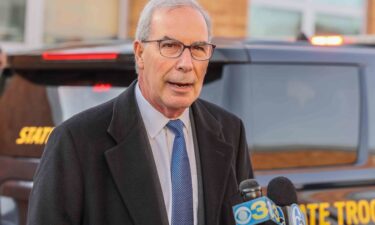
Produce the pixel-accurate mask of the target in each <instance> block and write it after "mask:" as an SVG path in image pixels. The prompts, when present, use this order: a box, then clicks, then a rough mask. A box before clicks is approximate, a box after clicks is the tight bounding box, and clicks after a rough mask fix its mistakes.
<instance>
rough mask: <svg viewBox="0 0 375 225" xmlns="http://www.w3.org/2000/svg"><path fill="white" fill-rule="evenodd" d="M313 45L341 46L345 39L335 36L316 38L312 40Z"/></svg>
mask: <svg viewBox="0 0 375 225" xmlns="http://www.w3.org/2000/svg"><path fill="white" fill-rule="evenodd" d="M310 42H311V44H312V45H318V46H340V45H342V44H343V43H344V38H343V37H342V36H339V35H334V36H314V37H312V38H311V39H310Z"/></svg>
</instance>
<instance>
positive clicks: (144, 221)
mask: <svg viewBox="0 0 375 225" xmlns="http://www.w3.org/2000/svg"><path fill="white" fill-rule="evenodd" d="M134 86H135V85H134V83H133V84H132V85H131V86H130V87H129V88H128V89H127V90H126V91H125V92H123V93H122V94H121V95H119V96H118V97H117V98H115V99H113V100H111V101H109V102H107V103H104V104H102V105H99V106H97V107H94V108H92V109H89V110H87V111H85V112H82V113H79V114H78V115H76V116H74V117H72V118H71V119H69V120H67V121H65V122H64V123H62V124H61V125H60V126H58V127H57V128H55V129H54V131H53V133H52V134H51V136H50V138H49V141H48V143H47V145H46V148H45V151H44V153H43V157H42V159H41V162H40V165H39V167H38V169H37V172H36V174H35V178H34V186H33V190H32V192H31V196H30V203H29V212H28V218H27V221H28V222H27V224H28V225H78V224H87V225H117V224H118V225H152V224H155V225H168V219H167V213H166V209H165V204H164V200H163V195H162V191H161V186H160V183H159V179H158V175H157V171H156V166H155V162H154V160H153V156H152V152H151V148H150V144H149V141H148V137H147V133H146V130H145V127H144V124H143V121H142V118H141V116H140V112H139V109H138V106H137V103H136V100H135V94H134ZM191 112H192V115H193V118H194V119H193V121H194V122H193V123H194V127H195V132H196V135H195V139H196V141H197V143H196V146H198V147H199V159H200V161H199V163H200V175H201V177H200V178H201V181H202V183H201V187H202V189H203V195H200V196H203V199H199V201H200V202H203V203H204V204H203V207H204V224H205V225H228V224H234V219H233V213H232V208H231V207H232V205H233V204H235V203H237V202H239V201H240V197H239V193H238V184H239V182H241V181H242V180H244V179H247V178H250V177H252V176H253V174H252V170H251V165H250V160H249V155H248V150H247V143H246V138H245V137H246V136H245V132H244V127H243V124H242V122H241V120H240V119H238V118H237V117H235V116H234V115H232V114H230V113H228V112H226V111H224V110H223V109H221V108H219V107H217V106H215V105H213V104H211V103H208V102H205V101H203V100H197V101H195V102H194V103H193V104H192V106H191Z"/></svg>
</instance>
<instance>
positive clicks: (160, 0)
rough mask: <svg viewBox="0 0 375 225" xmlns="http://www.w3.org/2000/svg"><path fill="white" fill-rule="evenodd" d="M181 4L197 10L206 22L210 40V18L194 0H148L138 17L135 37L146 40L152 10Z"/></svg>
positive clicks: (149, 29)
mask: <svg viewBox="0 0 375 225" xmlns="http://www.w3.org/2000/svg"><path fill="white" fill-rule="evenodd" d="M181 6H189V7H191V8H193V9H196V10H198V11H199V12H200V13H201V14H202V16H203V17H204V20H205V21H206V24H207V30H208V40H211V19H210V17H209V15H208V13H207V12H206V11H205V10H204V9H203V8H202V7H201V6H200V5H199V4H198V3H197V2H196V1H195V0H150V1H149V2H148V3H147V4H146V6H145V7H144V8H143V10H142V12H141V15H140V17H139V21H138V25H137V30H136V32H135V39H137V40H140V41H144V40H147V39H148V37H149V35H150V32H151V19H152V15H153V13H154V11H155V10H156V9H160V8H177V7H181Z"/></svg>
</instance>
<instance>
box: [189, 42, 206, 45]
mask: <svg viewBox="0 0 375 225" xmlns="http://www.w3.org/2000/svg"><path fill="white" fill-rule="evenodd" d="M205 44H209V43H208V42H207V41H196V42H193V43H192V45H205Z"/></svg>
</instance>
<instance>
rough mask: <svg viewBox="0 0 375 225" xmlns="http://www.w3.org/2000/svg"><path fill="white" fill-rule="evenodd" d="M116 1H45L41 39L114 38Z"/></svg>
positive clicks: (116, 19) (118, 4)
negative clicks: (42, 36) (42, 37)
mask: <svg viewBox="0 0 375 225" xmlns="http://www.w3.org/2000/svg"><path fill="white" fill-rule="evenodd" d="M119 7H120V1H119V0H107V1H102V0H91V1H87V0H48V1H45V20H44V21H45V24H44V27H45V28H44V29H45V31H44V42H45V43H47V44H48V43H56V42H67V41H82V40H97V39H114V38H117V37H118V28H119Z"/></svg>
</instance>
